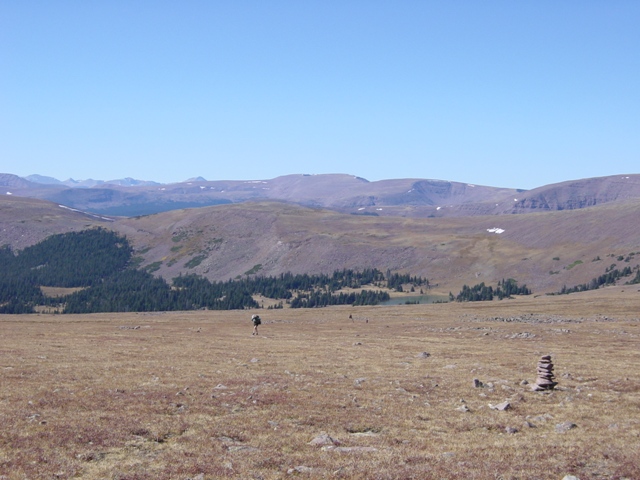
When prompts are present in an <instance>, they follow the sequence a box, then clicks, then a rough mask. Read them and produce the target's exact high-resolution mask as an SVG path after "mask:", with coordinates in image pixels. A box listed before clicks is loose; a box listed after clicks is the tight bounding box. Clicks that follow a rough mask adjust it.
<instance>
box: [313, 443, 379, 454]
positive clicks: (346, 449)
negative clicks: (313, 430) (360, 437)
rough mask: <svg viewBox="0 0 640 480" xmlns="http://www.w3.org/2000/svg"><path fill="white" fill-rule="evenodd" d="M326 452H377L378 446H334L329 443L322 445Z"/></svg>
mask: <svg viewBox="0 0 640 480" xmlns="http://www.w3.org/2000/svg"><path fill="white" fill-rule="evenodd" d="M322 450H323V451H325V452H329V451H330V452H338V453H368V452H377V451H378V449H377V448H376V447H334V446H333V445H327V446H325V447H322Z"/></svg>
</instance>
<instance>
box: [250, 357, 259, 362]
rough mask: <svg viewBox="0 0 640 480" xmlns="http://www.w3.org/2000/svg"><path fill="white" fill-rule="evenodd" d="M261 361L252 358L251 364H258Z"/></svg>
mask: <svg viewBox="0 0 640 480" xmlns="http://www.w3.org/2000/svg"><path fill="white" fill-rule="evenodd" d="M259 361H260V360H258V359H257V358H252V359H251V360H250V362H251V363H258V362H259Z"/></svg>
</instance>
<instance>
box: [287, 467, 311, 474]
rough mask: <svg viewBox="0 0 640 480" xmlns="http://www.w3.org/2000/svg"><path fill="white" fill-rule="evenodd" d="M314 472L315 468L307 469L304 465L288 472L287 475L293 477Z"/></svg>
mask: <svg viewBox="0 0 640 480" xmlns="http://www.w3.org/2000/svg"><path fill="white" fill-rule="evenodd" d="M312 471H313V468H311V467H306V466H304V465H299V466H297V467H294V468H290V469H289V470H287V473H288V474H289V475H293V474H294V473H311V472H312Z"/></svg>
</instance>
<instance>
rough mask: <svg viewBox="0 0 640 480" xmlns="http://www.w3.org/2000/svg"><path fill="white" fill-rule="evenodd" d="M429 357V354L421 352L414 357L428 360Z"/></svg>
mask: <svg viewBox="0 0 640 480" xmlns="http://www.w3.org/2000/svg"><path fill="white" fill-rule="evenodd" d="M430 356H431V354H430V353H427V352H421V353H419V354H418V355H416V357H418V358H429V357H430Z"/></svg>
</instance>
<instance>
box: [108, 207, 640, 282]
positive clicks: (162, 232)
mask: <svg viewBox="0 0 640 480" xmlns="http://www.w3.org/2000/svg"><path fill="white" fill-rule="evenodd" d="M639 207H640V203H638V202H637V201H636V202H629V203H626V204H617V205H609V206H603V207H595V208H590V209H585V210H579V211H565V212H550V213H540V214H529V215H526V216H520V215H505V216H499V217H497V216H485V217H481V216H478V217H464V218H441V219H407V218H397V217H369V216H356V215H343V214H338V213H336V212H332V211H328V210H321V209H306V208H301V207H297V206H292V205H286V204H280V203H256V204H242V205H229V206H220V207H209V208H202V209H194V210H185V211H175V212H167V213H162V214H158V215H153V216H148V217H140V218H136V219H122V220H119V221H118V222H117V224H116V225H115V228H118V229H119V231H120V232H122V233H124V234H126V235H127V236H128V237H130V238H131V239H132V242H133V244H134V246H135V247H136V249H137V250H138V252H139V255H140V256H141V257H142V258H144V265H147V266H149V265H153V266H154V269H156V271H157V273H158V274H161V275H165V276H168V277H172V276H175V275H177V274H178V273H180V272H185V271H187V272H192V273H197V274H200V275H204V276H206V277H208V278H211V279H217V280H224V279H228V278H236V277H238V276H240V277H242V276H243V275H246V274H253V273H259V274H265V275H277V274H279V273H283V272H288V271H291V272H293V273H309V272H314V273H331V272H333V271H335V270H338V269H342V268H351V269H356V270H361V269H364V268H379V269H381V270H383V271H385V270H386V269H391V270H393V271H401V272H409V273H412V274H415V275H421V276H423V277H426V278H429V280H430V282H431V284H432V285H438V286H437V287H435V289H436V290H438V289H439V290H443V291H445V293H447V292H448V291H449V290H451V291H458V290H459V289H460V288H461V287H462V285H463V284H474V283H479V282H481V281H484V282H487V283H492V284H495V283H497V282H498V281H499V280H500V279H502V278H509V277H511V278H515V279H516V280H518V281H519V282H520V283H526V284H527V285H528V286H530V287H531V288H533V289H534V293H536V292H537V293H541V292H548V291H557V290H559V289H560V288H561V287H562V286H563V285H565V284H566V285H574V284H578V283H583V282H587V281H589V280H590V279H591V278H593V277H594V276H598V275H600V274H602V273H604V270H605V268H606V267H609V266H610V265H611V264H612V263H619V262H618V261H616V260H615V259H616V258H618V257H619V256H621V255H622V256H623V257H624V258H627V257H628V256H629V254H631V253H636V252H640V232H638V231H637V229H636V228H635V219H636V216H637V211H638V208H639ZM598 258H599V259H600V260H596V259H598ZM634 261H635V260H634V258H633V256H632V258H631V259H630V261H629V262H626V264H629V263H630V266H632V267H634V266H635V265H637V264H638V263H639V262H635V263H633V262H634ZM626 264H625V266H626Z"/></svg>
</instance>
